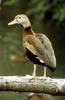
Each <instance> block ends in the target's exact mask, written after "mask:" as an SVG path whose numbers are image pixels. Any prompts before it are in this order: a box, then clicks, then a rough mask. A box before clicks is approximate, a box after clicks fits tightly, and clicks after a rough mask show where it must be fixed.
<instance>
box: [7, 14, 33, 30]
mask: <svg viewBox="0 0 65 100" xmlns="http://www.w3.org/2000/svg"><path fill="white" fill-rule="evenodd" d="M14 24H21V25H22V26H23V27H24V28H27V27H30V26H31V23H30V21H29V19H28V17H27V16H26V15H24V14H19V15H17V16H15V18H14V20H13V21H11V22H10V23H8V25H14Z"/></svg>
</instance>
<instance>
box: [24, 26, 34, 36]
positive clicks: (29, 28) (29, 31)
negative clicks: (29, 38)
mask: <svg viewBox="0 0 65 100" xmlns="http://www.w3.org/2000/svg"><path fill="white" fill-rule="evenodd" d="M24 34H25V35H31V34H33V31H32V28H31V27H27V28H25V32H24Z"/></svg>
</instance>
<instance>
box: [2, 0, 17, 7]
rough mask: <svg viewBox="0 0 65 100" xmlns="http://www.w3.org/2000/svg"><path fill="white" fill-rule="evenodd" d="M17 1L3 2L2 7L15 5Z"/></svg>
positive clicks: (6, 0)
mask: <svg viewBox="0 0 65 100" xmlns="http://www.w3.org/2000/svg"><path fill="white" fill-rule="evenodd" d="M17 1H18V0H5V1H4V2H3V5H4V6H11V5H13V4H15V3H16V2H17Z"/></svg>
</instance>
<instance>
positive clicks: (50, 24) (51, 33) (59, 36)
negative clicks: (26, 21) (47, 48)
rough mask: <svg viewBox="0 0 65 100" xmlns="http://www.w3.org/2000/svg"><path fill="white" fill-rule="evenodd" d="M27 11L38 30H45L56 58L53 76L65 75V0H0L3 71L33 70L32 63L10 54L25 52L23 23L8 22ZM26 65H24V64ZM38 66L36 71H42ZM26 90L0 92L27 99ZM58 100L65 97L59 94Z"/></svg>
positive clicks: (4, 97) (2, 96) (21, 72)
mask: <svg viewBox="0 0 65 100" xmlns="http://www.w3.org/2000/svg"><path fill="white" fill-rule="evenodd" d="M19 13H24V14H27V15H28V16H29V18H30V21H31V23H32V28H33V29H34V31H36V32H42V33H44V34H46V35H47V36H48V37H49V38H50V40H51V42H52V44H53V47H54V50H55V54H56V58H57V69H56V72H54V73H52V72H50V71H48V75H49V76H50V77H51V76H53V77H54V78H65V72H64V70H65V0H1V2H0V75H26V74H32V68H33V67H32V66H33V65H32V63H31V62H27V63H21V62H16V63H15V62H12V61H11V60H10V56H11V55H13V54H16V55H20V54H22V53H23V46H22V32H23V27H22V26H20V25H14V26H8V22H10V21H11V20H12V19H13V18H14V16H15V15H17V14H19ZM23 66H24V67H23ZM42 69H43V68H42V67H38V68H37V75H43V70H42ZM26 95H27V93H26V94H25V93H13V92H0V99H2V100H8V99H9V100H12V99H15V100H24V99H25V97H26ZM57 99H58V100H62V99H65V97H58V98H57Z"/></svg>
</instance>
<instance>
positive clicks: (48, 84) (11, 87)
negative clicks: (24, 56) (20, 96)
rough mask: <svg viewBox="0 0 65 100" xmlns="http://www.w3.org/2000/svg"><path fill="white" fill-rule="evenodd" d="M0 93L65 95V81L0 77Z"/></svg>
mask: <svg viewBox="0 0 65 100" xmlns="http://www.w3.org/2000/svg"><path fill="white" fill-rule="evenodd" d="M0 91H16V92H36V93H47V94H52V95H65V79H52V78H48V79H47V80H45V79H44V80H42V79H40V77H37V78H36V79H32V78H30V77H28V76H0Z"/></svg>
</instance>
